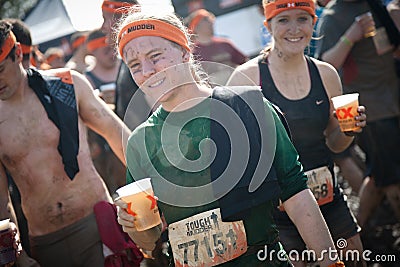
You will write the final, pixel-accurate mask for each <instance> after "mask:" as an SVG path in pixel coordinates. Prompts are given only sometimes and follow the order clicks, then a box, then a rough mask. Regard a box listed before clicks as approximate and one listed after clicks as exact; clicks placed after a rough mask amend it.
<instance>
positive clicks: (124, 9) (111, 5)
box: [101, 0, 134, 14]
mask: <svg viewBox="0 0 400 267" xmlns="http://www.w3.org/2000/svg"><path fill="white" fill-rule="evenodd" d="M132 6H134V4H130V3H126V2H114V1H107V0H105V1H104V2H103V4H102V6H101V9H102V10H104V11H107V12H110V13H118V14H126V13H128V12H129V8H130V7H132Z"/></svg>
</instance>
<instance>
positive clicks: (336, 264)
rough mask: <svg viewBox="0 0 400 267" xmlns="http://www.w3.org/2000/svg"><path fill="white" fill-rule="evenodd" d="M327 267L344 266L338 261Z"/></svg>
mask: <svg viewBox="0 0 400 267" xmlns="http://www.w3.org/2000/svg"><path fill="white" fill-rule="evenodd" d="M328 267H345V266H344V263H343V261H338V262H335V263H332V264H331V265H329V266H328Z"/></svg>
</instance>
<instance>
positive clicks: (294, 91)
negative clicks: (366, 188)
mask: <svg viewBox="0 0 400 267" xmlns="http://www.w3.org/2000/svg"><path fill="white" fill-rule="evenodd" d="M263 6H264V14H265V23H266V25H267V28H268V31H269V32H270V33H271V35H272V38H273V42H272V44H271V45H269V46H267V47H266V48H265V49H264V50H263V51H262V53H261V55H260V56H259V57H257V58H254V59H252V60H250V61H248V62H247V63H245V64H243V65H241V66H240V67H238V68H237V69H236V70H235V72H234V74H233V75H232V77H231V78H230V80H229V82H228V85H251V84H256V85H260V86H261V88H262V92H263V94H264V96H265V97H266V98H267V99H268V100H269V101H271V102H272V103H273V104H275V105H277V106H278V107H279V108H280V109H281V110H282V112H283V113H284V114H285V118H286V119H287V121H288V125H289V129H290V132H291V134H292V140H293V144H294V146H295V148H296V150H297V151H298V153H299V156H300V158H299V160H300V162H301V163H302V165H303V166H304V171H305V172H306V174H307V176H308V177H309V180H308V186H309V188H310V189H311V190H312V192H313V193H314V196H315V198H316V199H317V201H318V204H319V207H320V209H321V212H322V215H323V216H324V218H325V221H326V223H327V225H328V228H329V231H330V233H331V234H332V238H333V240H334V241H335V242H337V241H338V240H342V239H345V240H346V242H347V247H345V248H342V249H343V250H344V251H343V252H344V253H343V255H345V253H346V251H348V250H349V251H353V250H356V251H358V253H360V255H361V253H362V252H363V246H362V243H361V239H360V236H359V234H358V232H359V231H360V228H359V227H358V225H357V223H356V222H355V218H354V216H353V214H352V213H351V211H350V209H349V207H348V206H347V202H346V198H345V196H344V195H343V193H342V190H341V188H340V186H339V185H338V182H337V178H336V176H335V173H334V170H333V167H334V163H333V160H332V157H331V152H332V151H333V152H341V151H343V150H344V149H346V148H347V147H348V146H349V145H350V144H351V143H352V141H353V139H354V137H353V136H352V135H355V134H358V133H359V132H360V131H361V130H362V127H365V125H366V122H365V118H366V115H365V113H364V111H365V109H364V107H362V106H360V107H358V112H359V113H358V116H357V117H356V123H355V124H356V125H355V126H359V127H361V128H360V129H359V130H357V131H356V132H346V133H343V132H341V130H340V127H339V123H338V120H337V119H336V118H335V117H334V109H333V105H332V103H331V101H330V99H331V98H332V97H334V96H337V95H340V94H342V87H341V81H340V78H339V75H338V73H337V71H336V70H335V69H334V68H333V67H332V66H331V65H329V64H327V63H325V62H322V61H319V60H316V59H314V58H312V57H309V56H306V55H304V50H305V48H306V47H307V46H308V45H309V43H310V40H311V38H312V35H313V29H314V25H315V22H316V19H317V17H316V14H315V5H314V2H313V1H312V0H297V1H294V4H293V6H287V5H286V1H285V0H264V1H263ZM349 135H350V136H349ZM274 218H275V221H276V224H277V226H278V229H279V237H280V240H281V241H282V244H283V246H284V247H285V249H286V250H287V251H297V252H298V255H303V251H305V250H306V249H307V247H306V244H305V243H304V241H303V240H302V237H301V234H300V233H301V232H300V233H299V231H298V230H297V229H296V226H295V225H294V224H293V223H292V222H291V220H290V219H291V218H292V216H291V215H290V214H287V213H286V212H285V211H284V210H282V209H281V208H280V210H279V209H278V208H277V209H276V210H275V212H274ZM338 249H340V247H339V248H338ZM313 260H314V259H312V258H309V259H306V258H299V259H296V258H294V259H293V264H294V265H295V266H296V267H300V266H303V267H304V266H306V265H307V261H313ZM343 260H344V261H345V263H346V266H363V263H362V260H361V261H360V262H357V259H354V262H351V259H343ZM358 264H359V265H358ZM364 266H366V265H365V263H364Z"/></svg>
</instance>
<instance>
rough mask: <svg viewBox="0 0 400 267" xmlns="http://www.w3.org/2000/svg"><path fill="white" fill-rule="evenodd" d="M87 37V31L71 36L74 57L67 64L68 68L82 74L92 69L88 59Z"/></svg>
mask: <svg viewBox="0 0 400 267" xmlns="http://www.w3.org/2000/svg"><path fill="white" fill-rule="evenodd" d="M87 35H88V32H86V31H79V32H76V33H74V34H72V35H71V38H70V46H71V50H72V57H71V58H70V59H69V60H68V62H67V64H65V67H66V68H70V69H73V70H76V71H78V72H80V73H82V74H83V73H85V71H86V70H87V69H88V68H89V67H90V65H89V64H88V63H87V59H86V56H87V50H86V45H85V42H86V37H87ZM92 64H93V62H92Z"/></svg>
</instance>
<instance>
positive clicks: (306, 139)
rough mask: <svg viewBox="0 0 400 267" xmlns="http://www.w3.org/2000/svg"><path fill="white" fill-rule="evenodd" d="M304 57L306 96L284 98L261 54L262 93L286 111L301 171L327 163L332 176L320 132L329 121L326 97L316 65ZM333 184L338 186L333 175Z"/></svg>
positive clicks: (329, 157)
mask: <svg viewBox="0 0 400 267" xmlns="http://www.w3.org/2000/svg"><path fill="white" fill-rule="evenodd" d="M306 59H307V65H308V70H309V74H310V78H311V89H310V92H309V93H308V95H307V96H306V97H304V98H302V99H297V100H290V99H287V98H286V97H284V96H283V95H282V94H281V93H280V92H279V91H278V89H277V88H276V86H275V83H274V81H273V79H272V76H271V73H270V71H269V67H268V63H267V61H266V60H265V59H264V57H262V56H260V58H259V61H258V65H259V69H260V80H261V87H262V92H263V94H264V96H265V97H266V98H267V99H268V100H270V101H271V102H272V103H274V104H275V105H277V106H278V107H279V108H280V109H281V110H282V112H283V113H284V114H285V117H286V119H287V122H288V124H289V127H290V131H291V134H292V141H293V144H294V146H295V147H296V149H297V151H298V153H299V155H300V162H301V163H302V164H303V166H304V170H305V171H307V170H311V169H314V168H317V167H321V166H328V168H329V169H330V171H331V173H332V176H333V177H335V176H334V175H333V160H332V158H331V152H330V150H329V148H328V147H327V146H326V144H325V136H324V134H323V132H324V130H325V129H326V127H327V124H328V120H329V98H328V95H327V94H326V91H325V87H324V85H323V83H322V80H321V76H320V73H319V71H318V69H317V66H316V65H315V63H314V62H313V61H312V60H311V59H310V58H309V57H307V56H306ZM334 185H335V187H336V185H337V183H336V179H335V178H334Z"/></svg>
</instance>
